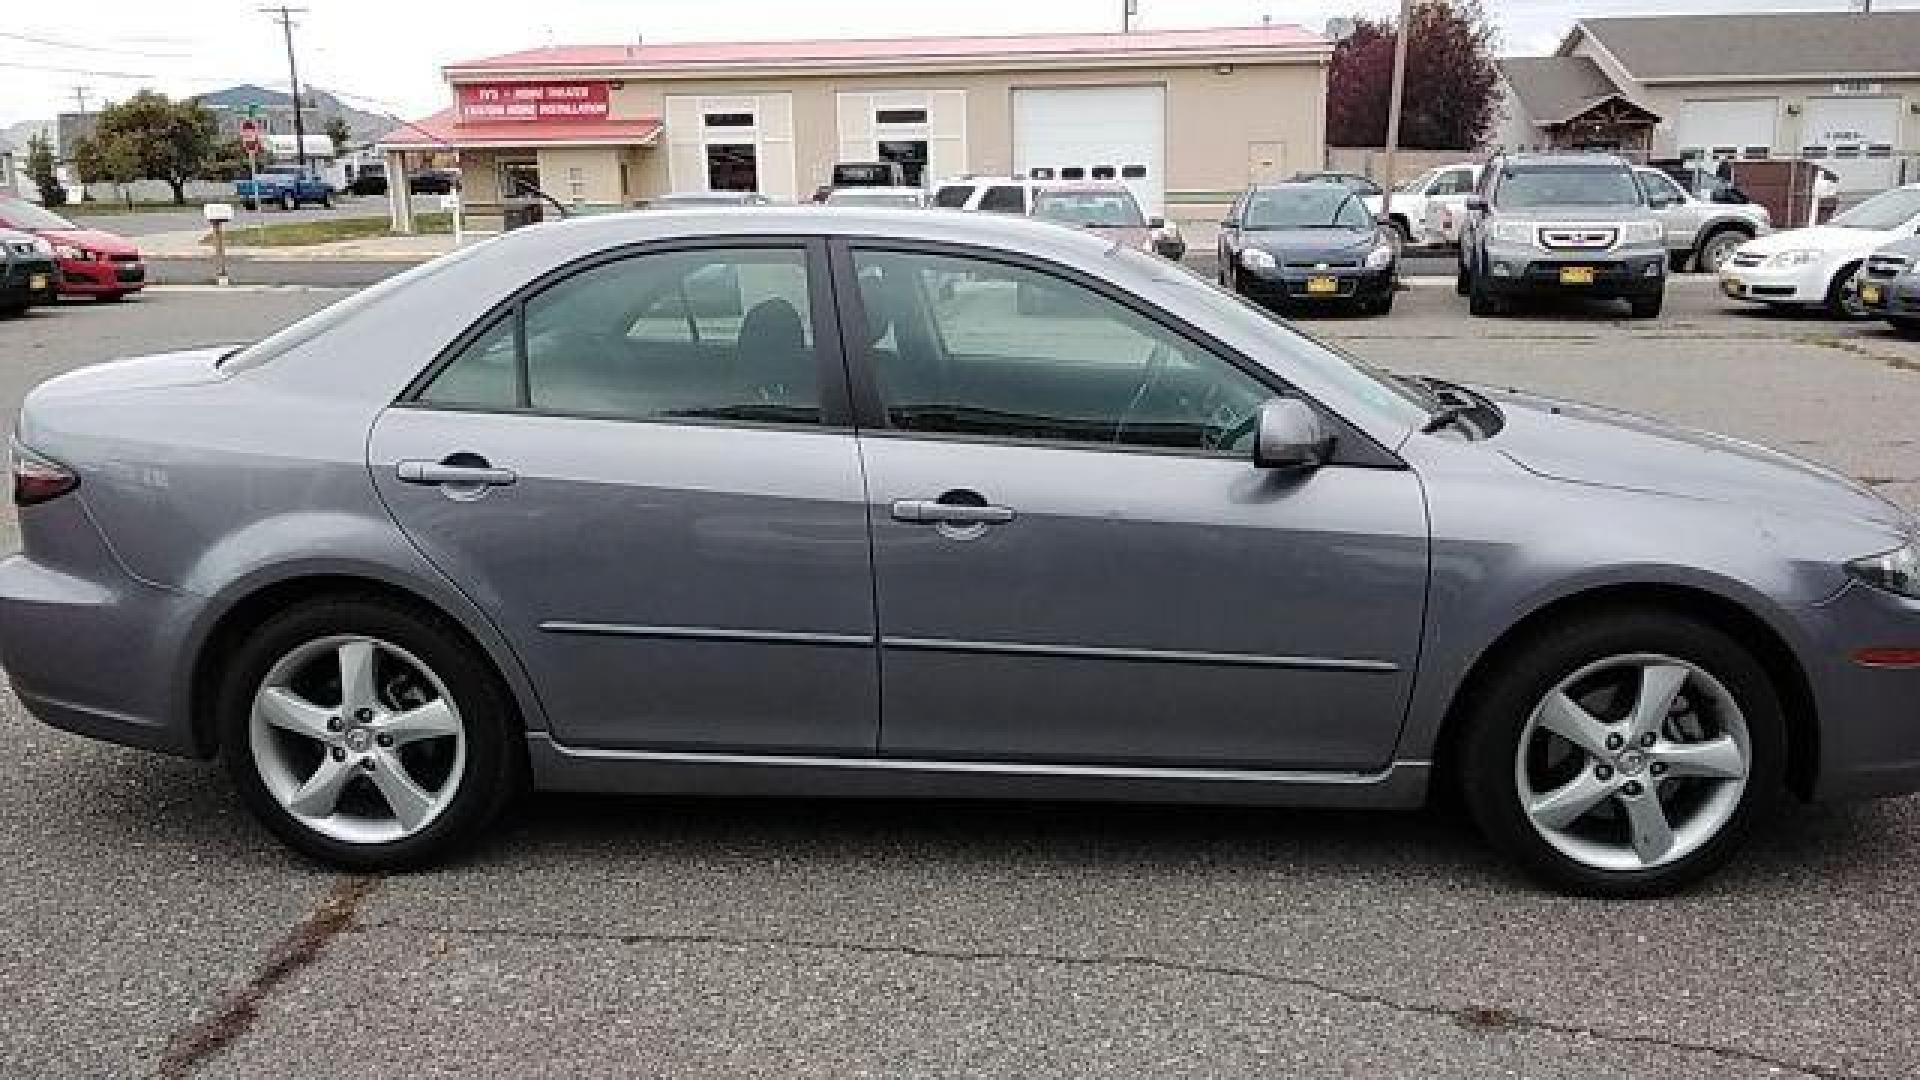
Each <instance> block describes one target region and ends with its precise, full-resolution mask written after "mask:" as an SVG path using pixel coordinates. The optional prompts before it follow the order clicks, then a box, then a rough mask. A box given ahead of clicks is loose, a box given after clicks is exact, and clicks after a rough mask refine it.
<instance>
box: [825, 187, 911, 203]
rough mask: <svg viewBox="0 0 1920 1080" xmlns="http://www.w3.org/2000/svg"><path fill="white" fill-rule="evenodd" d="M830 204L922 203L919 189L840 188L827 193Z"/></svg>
mask: <svg viewBox="0 0 1920 1080" xmlns="http://www.w3.org/2000/svg"><path fill="white" fill-rule="evenodd" d="M827 205H828V206H906V207H915V206H919V205H920V193H919V192H917V191H888V190H887V189H885V188H840V189H838V190H836V191H833V192H832V193H830V194H828V195H827Z"/></svg>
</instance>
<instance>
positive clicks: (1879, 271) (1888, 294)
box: [1856, 238, 1920, 335]
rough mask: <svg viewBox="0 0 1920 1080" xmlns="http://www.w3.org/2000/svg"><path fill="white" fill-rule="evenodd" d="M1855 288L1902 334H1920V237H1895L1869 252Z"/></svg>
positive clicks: (1863, 304) (1871, 308)
mask: <svg viewBox="0 0 1920 1080" xmlns="http://www.w3.org/2000/svg"><path fill="white" fill-rule="evenodd" d="M1856 288H1857V290H1858V292H1859V296H1860V306H1861V307H1863V308H1865V309H1866V311H1867V313H1868V314H1871V315H1875V316H1878V317H1879V318H1882V319H1885V320H1887V322H1888V323H1889V324H1891V325H1892V326H1893V328H1894V329H1895V330H1898V331H1900V332H1901V333H1903V334H1908V335H1916V334H1920V238H1913V239H1907V240H1899V241H1896V242H1894V243H1891V244H1888V245H1887V246H1886V247H1883V248H1881V249H1880V250H1879V251H1876V252H1874V253H1873V254H1872V255H1869V256H1867V263H1866V265H1865V266H1864V267H1862V268H1861V271H1860V279H1859V283H1858V285H1857V286H1856Z"/></svg>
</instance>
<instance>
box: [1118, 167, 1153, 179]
mask: <svg viewBox="0 0 1920 1080" xmlns="http://www.w3.org/2000/svg"><path fill="white" fill-rule="evenodd" d="M1120 175H1121V176H1124V177H1126V178H1127V179H1128V180H1145V179H1146V178H1147V167H1146V166H1145V165H1128V166H1126V167H1125V168H1123V169H1121V170H1120Z"/></svg>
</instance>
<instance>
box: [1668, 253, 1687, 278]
mask: <svg viewBox="0 0 1920 1080" xmlns="http://www.w3.org/2000/svg"><path fill="white" fill-rule="evenodd" d="M1692 261H1693V252H1691V251H1669V252H1667V270H1668V272H1669V273H1674V274H1682V273H1685V272H1686V269H1687V264H1688V263H1690V262H1692Z"/></svg>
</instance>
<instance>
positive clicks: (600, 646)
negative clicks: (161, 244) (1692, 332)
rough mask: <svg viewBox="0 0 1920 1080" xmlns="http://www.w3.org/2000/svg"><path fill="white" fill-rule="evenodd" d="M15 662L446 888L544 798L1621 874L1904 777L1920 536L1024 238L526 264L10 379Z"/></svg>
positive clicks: (1796, 477)
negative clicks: (1125, 808)
mask: <svg viewBox="0 0 1920 1080" xmlns="http://www.w3.org/2000/svg"><path fill="white" fill-rule="evenodd" d="M12 452H13V476H14V498H15V500H16V502H18V503H19V505H20V511H19V516H20V522H21V530H22V535H23V537H24V551H23V552H22V553H21V554H18V555H15V556H13V557H11V558H9V559H7V560H6V561H4V562H0V658H3V659H4V662H5V665H6V667H7V669H8V671H9V672H10V673H11V676H12V682H13V689H14V691H15V692H16V693H17V694H18V695H19V696H20V698H21V700H22V701H24V702H25V703H26V705H27V706H28V707H29V708H30V709H32V710H33V711H34V712H35V713H36V714H37V715H38V716H40V717H41V718H42V719H44V720H45V721H46V722H48V723H50V724H53V725H55V726H58V727H61V728H65V729H67V730H70V731H75V732H80V733H82V734H86V735H90V736H95V737H98V738H103V739H108V740H112V741H115V742H120V743H126V744H130V745H134V746H140V747H146V748H149V749H153V750H159V751H164V752H168V753H173V754H183V755H190V756H195V757H210V756H214V755H218V756H219V757H220V759H221V760H222V761H223V762H224V763H225V766H226V768H227V770H228V771H229V772H230V773H231V775H232V778H233V781H234V783H235V784H236V785H237V787H238V789H239V792H240V795H241V797H242V798H243V799H244V801H245V802H246V804H247V805H248V806H249V807H250V808H251V809H252V810H253V811H254V812H256V813H257V814H258V815H259V817H260V819H261V820H262V821H263V822H264V823H265V824H266V825H267V827H268V828H270V829H271V830H273V831H274V832H275V833H277V834H278V835H279V836H280V837H281V838H282V839H284V840H285V841H286V842H287V843H288V844H290V845H292V846H293V847H295V848H297V849H299V850H300V851H302V852H305V853H307V854H309V855H312V856H315V857H318V858H320V859H323V860H326V861H329V862H331V863H335V864H338V865H342V866H347V867H356V868H391V867H400V866H406V865H416V864H420V863H423V862H426V861H429V860H432V859H434V858H437V857H440V856H442V855H444V854H445V853H447V852H448V851H449V850H450V849H452V848H454V847H455V846H456V845H458V844H460V843H462V842H465V841H469V840H471V839H473V838H474V837H475V836H476V834H479V833H481V832H482V830H483V829H484V828H485V827H486V826H487V825H488V823H489V822H490V821H491V820H492V819H493V818H494V817H495V815H496V813H497V812H498V811H499V810H500V808H501V806H502V805H503V803H505V802H506V800H507V799H508V798H509V796H511V795H512V794H513V793H514V792H516V791H517V790H519V789H521V788H523V787H525V786H527V785H531V786H533V787H535V788H540V789H545V790H571V791H583V790H590V791H611V792H675V793H689V792H691V793H701V794H756V795H779V796H789V797H843V796H886V797H898V796H929V797H942V798H956V797H961V798H975V797H992V798H1002V797H1005V798H1024V799H1112V800H1140V801H1155V802H1165V803H1181V802H1187V803H1239V804H1263V805H1309V804H1310V805H1338V806H1365V807H1412V806H1418V805H1421V804H1422V803H1423V801H1425V800H1426V799H1427V798H1428V797H1429V795H1430V794H1433V793H1434V792H1436V791H1438V790H1440V789H1441V788H1443V787H1445V788H1449V789H1452V790H1454V791H1457V792H1458V795H1459V798H1460V799H1461V800H1462V801H1464V803H1465V805H1466V806H1467V807H1469V808H1470V810H1471V812H1472V815H1473V817H1474V818H1475V819H1476V820H1477V821H1478V823H1479V825H1480V826H1481V827H1482V829H1484V831H1485V833H1486V835H1487V836H1488V838H1489V839H1490V840H1491V841H1492V842H1493V843H1494V844H1495V845H1497V846H1498V847H1499V848H1500V849H1501V850H1503V851H1505V852H1506V853H1508V854H1509V855H1511V856H1512V857H1513V858H1514V859H1515V860H1517V861H1518V862H1519V863H1520V864H1522V865H1523V866H1525V867H1526V868H1528V869H1529V870H1531V871H1533V872H1534V873H1536V874H1538V875H1539V876H1540V877H1542V878H1544V879H1545V880H1546V881H1548V882H1551V883H1552V884H1554V885H1556V886H1558V887H1560V888H1564V889H1568V890H1573V891H1578V892H1584V893H1593V894H1605V895H1645V894H1651V893H1657V892H1663V891H1667V890H1671V889H1673V888H1676V887H1678V886H1680V885H1682V884H1684V883H1686V882H1688V881H1690V880H1692V879H1695V878H1697V877H1699V876H1700V875H1701V874H1703V873H1705V872H1707V871H1708V870H1709V869H1711V868H1713V867H1714V866H1716V865H1717V864H1720V863H1722V862H1724V861H1725V860H1726V859H1727V858H1728V857H1729V856H1731V855H1732V854H1734V852H1735V851H1736V849H1737V847H1738V845H1739V843H1740V841H1741V839H1742V837H1743V836H1744V835H1745V834H1746V833H1748V832H1749V831H1750V830H1751V828H1752V827H1753V826H1754V825H1755V824H1756V823H1759V822H1762V821H1764V820H1765V815H1766V814H1767V812H1768V810H1769V809H1770V808H1771V807H1772V806H1773V805H1775V804H1776V802H1777V801H1779V800H1780V799H1781V797H1782V796H1783V795H1785V794H1788V793H1790V794H1792V795H1794V796H1797V797H1799V798H1805V799H1839V798H1850V797H1861V796H1872V795H1885V794H1892V793H1898V792H1905V791H1910V790H1913V789H1914V788H1916V787H1920V565H1917V563H1916V555H1915V548H1914V538H1915V523H1914V521H1913V520H1912V519H1911V518H1909V517H1908V516H1906V515H1905V514H1903V513H1902V512H1900V511H1899V510H1897V509H1896V508H1894V507H1893V506H1891V505H1890V504H1888V503H1887V502H1885V501H1883V500H1881V499H1880V498H1878V497H1876V496H1875V495H1873V494H1872V493H1870V492H1868V491H1866V490H1864V489H1863V488H1861V487H1860V486H1858V485H1856V484H1853V483H1850V482H1849V481H1847V480H1846V479H1843V478H1842V477H1840V476H1838V475H1835V474H1834V473H1832V472H1829V471H1827V470H1825V469H1822V468H1818V467H1816V466H1813V465H1810V464H1807V463H1805V462H1802V461H1799V460H1796V459H1794V458H1791V457H1788V456H1787V455H1784V454H1780V453H1775V452H1773V451H1769V450H1766V449H1762V448H1760V447H1758V446H1753V445H1750V444H1747V443H1742V442H1736V441H1734V440H1731V439H1725V438H1719V437H1716V436H1713V435H1708V434H1705V433H1702V432H1697V431H1689V430H1683V429H1679V428H1674V427H1670V426H1667V425H1664V424H1660V423H1656V422H1654V421H1651V420H1648V419H1645V418H1642V417H1637V416H1632V415H1627V414H1623V413H1619V412H1613V411H1609V410H1606V409H1599V408H1593V407H1590V406H1585V405H1579V404H1574V403H1571V402H1565V401H1555V400H1549V399H1546V398H1542V397H1538V396H1535V395H1531V394H1527V393H1522V392H1518V391H1511V390H1507V391H1496V390H1492V389H1486V388H1480V387H1474V386H1463V385H1456V384H1452V383H1447V382H1443V381H1439V380H1435V379H1423V378H1416V377H1412V376H1406V375H1399V374H1391V373H1388V372H1385V371H1381V370H1376V369H1372V368H1369V367H1367V366H1365V365H1362V364H1358V363H1355V362H1353V361H1351V360H1349V359H1347V358H1345V357H1342V356H1340V355H1339V354H1337V353H1335V352H1333V351H1331V350H1329V349H1328V348H1327V347H1325V346H1323V345H1321V344H1319V343H1317V342H1315V341H1313V340H1311V339H1309V338H1306V337H1303V336H1302V335H1300V334H1298V333H1296V332H1295V331H1293V330H1291V329H1290V328H1288V327H1287V326H1286V325H1285V324H1284V323H1282V322H1279V321H1276V320H1275V319H1273V318H1271V317H1269V316H1267V315H1266V314H1264V313H1262V312H1261V311H1259V310H1257V309H1255V308H1254V307H1251V306H1249V305H1247V304H1245V303H1243V302H1241V301H1240V300H1238V299H1236V298H1234V297H1233V296H1231V295H1229V294H1228V293H1226V292H1224V291H1222V290H1220V289H1217V288H1215V287H1214V286H1212V285H1211V284H1208V283H1207V282H1204V281H1202V280H1200V279H1199V278H1198V277H1195V276H1194V275H1192V274H1190V273H1188V272H1186V271H1184V270H1181V269H1180V268H1178V267H1176V266H1174V265H1172V264H1170V263H1167V262H1164V261H1162V260H1159V259H1156V258H1154V257H1152V256H1149V255H1144V254H1141V253H1138V252H1135V251H1132V250H1130V249H1128V248H1127V247H1125V246H1123V245H1116V244H1113V243H1111V242H1109V241H1105V240H1102V239H1100V238H1099V237H1096V236H1092V235H1088V234H1086V233H1083V232H1073V231H1068V230H1064V229H1059V228H1056V227H1053V226H1049V225H1046V224H1043V223H1034V222H1029V221H1024V220H1018V219H1009V218H1002V217H998V216H993V215H981V216H977V217H963V216H959V215H950V216H949V215H927V214H917V213H912V212H906V211H885V210H851V209H849V210H844V211H842V210H832V209H827V210H821V209H817V208H795V209H748V210H730V211H724V212H713V211H673V212H660V213H646V214H630V215H622V216H610V217H600V218H593V219H586V220H575V221H566V222H559V223H554V224H551V225H545V226H541V227H538V228H533V229H526V230H520V231H516V232H513V233H509V234H507V235H505V236H503V237H501V238H499V239H496V240H492V241H489V242H487V243H484V244H481V245H478V246H476V247H473V248H470V249H468V250H465V251H462V252H460V253H458V254H455V255H452V256H450V257H447V258H443V259H440V260H438V261H436V262H433V263H430V264H427V265H425V266H423V267H420V268H418V269H416V270H414V271H411V272H409V273H406V274H403V275H401V276H399V277H397V278H394V279H392V280H390V281H388V282H386V283H384V284H382V285H380V286H377V287H375V288H372V289H369V290H367V291H365V292H362V293H360V294H358V295H356V296H354V297H353V298H351V299H348V300H345V301H343V302H341V303H339V304H337V305H335V306H334V307H332V308H329V309H327V310H326V311H323V312H321V313H320V314H318V315H315V316H313V317H312V318H309V319H307V320H305V321H303V322H301V323H298V324H296V325H294V326H293V327H291V328H289V329H287V330H285V331H283V332H281V333H279V334H276V335H275V336H273V337H270V338H268V339H266V340H264V341H261V342H259V343H257V344H254V345H250V346H247V347H245V348H241V349H209V350H203V351H192V352H183V353H173V354H168V355H161V356H149V357H144V358H140V359H133V360H125V361H121V362H117V363H108V364H101V365H99V366H96V367H90V368H87V369H84V370H81V371H77V372H74V373H72V374H68V375H65V376H62V377H60V378H57V379H54V380H52V381H50V382H48V383H46V384H45V385H43V386H41V387H40V388H39V389H37V390H36V391H34V392H33V394H32V395H31V396H30V397H29V398H28V400H27V402H26V405H25V408H24V410H23V412H22V415H21V417H20V419H19V424H18V432H17V436H16V440H15V443H14V445H13V451H12Z"/></svg>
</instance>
